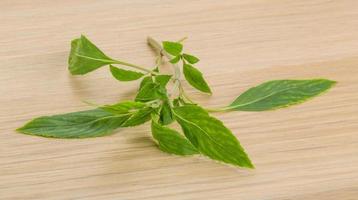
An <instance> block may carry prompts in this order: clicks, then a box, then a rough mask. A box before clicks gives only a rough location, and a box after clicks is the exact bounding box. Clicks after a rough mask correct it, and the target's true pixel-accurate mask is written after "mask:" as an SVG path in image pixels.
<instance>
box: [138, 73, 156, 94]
mask: <svg viewBox="0 0 358 200" xmlns="http://www.w3.org/2000/svg"><path fill="white" fill-rule="evenodd" d="M147 83H153V78H152V76H146V77H144V78H143V79H142V81H141V82H140V85H139V89H138V90H139V91H140V90H141V89H142V88H143V87H144V86H145V85H146V84H147Z"/></svg>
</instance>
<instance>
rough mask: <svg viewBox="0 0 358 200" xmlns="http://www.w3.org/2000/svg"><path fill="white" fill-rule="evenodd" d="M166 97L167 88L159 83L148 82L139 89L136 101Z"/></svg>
mask: <svg viewBox="0 0 358 200" xmlns="http://www.w3.org/2000/svg"><path fill="white" fill-rule="evenodd" d="M165 97H166V90H165V88H163V87H161V85H160V84H159V83H147V84H145V85H144V86H143V87H142V89H141V90H139V92H138V94H137V96H136V97H135V101H142V102H147V101H152V100H155V99H163V98H165Z"/></svg>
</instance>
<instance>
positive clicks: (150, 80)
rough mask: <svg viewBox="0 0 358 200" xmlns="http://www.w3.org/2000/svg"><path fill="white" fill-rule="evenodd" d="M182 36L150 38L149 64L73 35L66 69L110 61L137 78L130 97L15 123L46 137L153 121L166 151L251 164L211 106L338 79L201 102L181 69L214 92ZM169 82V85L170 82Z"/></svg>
mask: <svg viewBox="0 0 358 200" xmlns="http://www.w3.org/2000/svg"><path fill="white" fill-rule="evenodd" d="M185 39H186V38H183V39H181V40H179V41H176V42H173V41H164V42H162V44H160V43H158V42H157V41H155V40H154V39H153V38H150V37H149V38H148V44H149V45H150V46H151V47H153V49H154V50H155V51H156V52H157V57H156V65H155V66H154V67H153V69H151V68H148V67H143V66H139V65H136V64H132V63H129V62H126V61H122V60H118V59H113V58H112V57H109V56H107V55H106V54H105V53H103V52H102V51H101V50H100V49H99V48H98V47H97V46H95V45H94V44H93V43H92V42H91V41H90V40H89V39H87V38H86V37H85V36H84V35H82V36H81V37H80V38H77V39H74V40H73V41H72V43H71V51H70V55H69V59H68V64H69V67H68V68H69V71H70V72H71V74H73V75H83V74H87V73H89V72H92V71H94V70H96V69H98V68H100V67H103V66H109V70H110V72H111V74H112V75H113V77H114V78H115V79H117V80H118V81H135V80H139V79H141V82H140V85H139V89H138V93H137V94H136V96H135V98H134V100H133V101H121V102H118V103H115V104H112V105H103V106H98V108H95V109H91V110H86V111H80V112H73V113H67V114H60V115H53V116H44V117H39V118H35V119H33V120H31V121H30V122H28V123H27V124H25V125H24V126H23V127H21V128H19V129H17V130H18V131H19V132H21V133H24V134H29V135H37V136H43V137H54V138H89V137H100V136H105V135H109V134H111V133H113V131H114V130H115V129H117V128H121V127H132V126H138V125H141V124H144V123H146V122H148V121H151V131H152V135H153V139H154V141H155V142H156V143H157V145H158V147H159V149H160V150H162V151H164V152H167V153H170V154H176V155H185V156H188V155H195V154H201V155H204V156H207V157H209V158H211V159H213V160H217V161H221V162H224V163H228V164H232V165H235V166H240V167H247V168H254V165H253V164H252V162H251V160H250V159H249V157H248V155H247V154H246V153H245V151H244V148H243V147H242V146H241V144H240V143H239V141H238V140H237V138H236V137H235V136H234V135H233V133H232V132H231V131H230V129H228V128H227V127H225V125H224V124H223V123H222V122H221V121H220V120H218V119H216V118H215V117H213V116H212V115H210V114H209V113H210V112H220V111H267V110H274V109H278V108H283V107H287V106H291V105H294V104H298V103H301V102H304V101H306V100H308V99H310V98H312V97H315V96H317V95H319V94H320V93H322V92H324V91H326V90H328V89H329V88H331V87H332V86H333V85H334V84H335V81H331V80H327V79H311V80H274V81H268V82H265V83H263V84H261V85H258V86H256V87H253V88H251V89H249V90H247V91H246V92H244V93H242V94H241V95H239V96H238V97H237V98H236V99H235V100H234V101H233V102H232V103H231V104H230V105H228V106H225V107H222V108H215V109H212V108H203V107H202V106H200V105H199V104H198V103H196V102H194V101H192V100H191V99H190V97H189V96H188V95H187V94H186V93H185V91H184V88H183V86H182V80H181V71H182V72H183V74H184V77H185V79H186V81H187V82H188V83H189V84H190V85H191V86H193V87H194V88H195V89H197V90H199V91H201V92H203V93H207V94H211V93H212V91H211V89H210V87H209V85H208V83H207V82H206V80H205V78H204V76H203V74H202V73H201V72H200V70H199V69H198V68H197V67H195V66H194V65H196V64H197V63H198V62H199V61H200V60H199V58H197V57H196V56H194V55H191V54H188V53H184V52H183V41H184V40H185ZM163 62H168V63H169V64H170V65H171V66H172V67H173V74H162V73H161V68H162V63H163ZM124 67H126V68H124ZM127 68H131V69H127ZM169 83H171V84H170V85H171V87H170V88H171V89H168V87H169V85H168V84H169ZM173 123H178V124H179V125H180V127H181V129H182V130H181V131H180V130H176V129H175V128H173V127H172V126H171V125H172V124H173Z"/></svg>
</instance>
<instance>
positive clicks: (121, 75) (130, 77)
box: [110, 65, 144, 81]
mask: <svg viewBox="0 0 358 200" xmlns="http://www.w3.org/2000/svg"><path fill="white" fill-rule="evenodd" d="M110 70H111V73H112V75H113V77H114V78H116V79H117V80H119V81H134V80H137V79H140V78H141V77H142V76H144V74H143V73H140V72H135V71H131V70H124V69H120V68H118V67H115V66H113V65H110Z"/></svg>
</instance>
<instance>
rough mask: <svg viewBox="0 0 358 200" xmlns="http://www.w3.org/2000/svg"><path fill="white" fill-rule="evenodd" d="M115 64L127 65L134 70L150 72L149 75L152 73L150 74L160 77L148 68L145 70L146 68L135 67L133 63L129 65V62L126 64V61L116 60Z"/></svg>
mask: <svg viewBox="0 0 358 200" xmlns="http://www.w3.org/2000/svg"><path fill="white" fill-rule="evenodd" d="M115 64H119V65H125V66H128V67H133V68H135V69H139V70H142V71H145V72H148V73H150V74H154V75H158V73H157V72H153V71H152V70H150V69H147V68H145V67H142V66H139V65H135V64H132V63H127V62H124V61H120V60H115Z"/></svg>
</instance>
